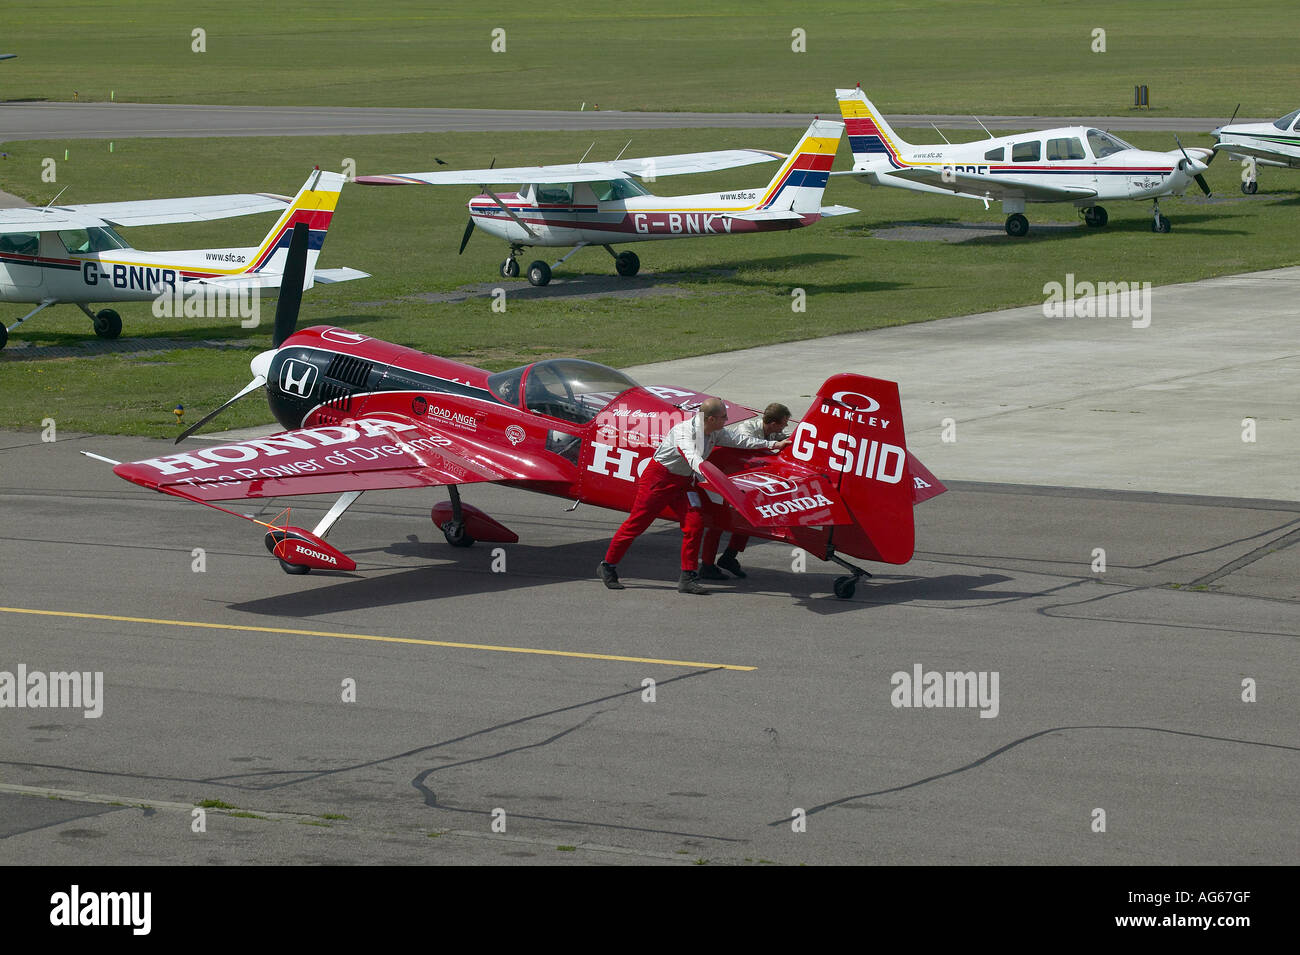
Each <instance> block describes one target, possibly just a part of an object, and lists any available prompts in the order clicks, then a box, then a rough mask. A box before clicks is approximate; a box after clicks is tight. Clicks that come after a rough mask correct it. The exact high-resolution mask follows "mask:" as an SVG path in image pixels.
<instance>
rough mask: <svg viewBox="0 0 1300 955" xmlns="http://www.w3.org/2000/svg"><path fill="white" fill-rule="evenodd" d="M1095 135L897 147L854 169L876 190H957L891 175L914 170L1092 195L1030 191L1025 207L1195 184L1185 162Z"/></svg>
mask: <svg viewBox="0 0 1300 955" xmlns="http://www.w3.org/2000/svg"><path fill="white" fill-rule="evenodd" d="M1094 132H1096V131H1094V130H1090V129H1088V128H1087V127H1083V126H1071V127H1063V128H1059V129H1050V130H1045V131H1043V132H1036V133H1021V134H1019V135H1015V136H999V137H995V138H992V139H984V140H980V141H978V142H973V143H960V144H956V145H943V146H898V147H897V148H896V149H891V150H888V151H886V152H883V153H880V154H878V155H873V156H872V157H871V159H869V160H867V161H862V160H860V159H859V160H858V161H857V162H855V164H854V171H855V172H863V173H866V174H868V175H867V176H866V177H864V178H872V181H873V182H875V183H876V184H878V185H896V186H899V187H901V188H913V189H915V188H917V187H921V188H920V190H919V191H923V192H939V193H944V194H948V195H951V194H952V190H946V189H939V188H933V187H927V186H925V185H924V184H923V183H915V182H907V181H906V180H902V179H899V178H897V177H893V176H891V175H890V174H891V173H893V172H896V171H898V170H900V169H905V168H907V167H909V166H911V167H920V168H930V169H935V170H938V171H940V172H941V173H942V172H943V170H945V169H949V170H952V171H953V172H954V173H970V174H971V175H976V176H988V177H991V178H992V179H993V180H996V181H997V182H998V183H999V184H1000V185H1001V186H1002V188H1003V189H1005V190H1007V191H1009V192H1014V191H1015V189H1016V186H1017V184H1024V185H1025V186H1029V187H1032V186H1044V187H1047V188H1061V187H1064V188H1076V189H1081V190H1087V191H1089V192H1091V193H1092V195H1091V196H1090V197H1089V198H1086V199H1085V198H1080V199H1074V200H1063V199H1053V198H1042V197H1036V196H1034V195H1033V190H1032V189H1026V190H1025V195H1024V196H1023V197H1022V199H1023V201H1025V202H1059V201H1074V202H1075V204H1076V205H1080V206H1088V205H1093V204H1095V203H1096V202H1098V201H1100V200H1103V199H1151V198H1156V197H1159V196H1167V195H1182V194H1183V192H1185V191H1186V189H1187V187H1188V185H1189V184H1190V183H1191V182H1192V176H1193V175H1194V173H1187V172H1185V171H1184V170H1182V169H1180V168H1179V162H1178V160H1179V158H1181V157H1179V156H1175V155H1172V154H1170V153H1162V152H1155V151H1151V150H1145V149H1136V148H1133V147H1130V146H1128V144H1127V143H1121V145H1122V146H1123V147H1126V148H1118V149H1116V148H1114V147H1113V142H1120V141H1107V140H1105V139H1101V138H1099V137H1096V136H1095V135H1094V136H1091V137H1090V134H1092V133H1094ZM1090 138H1091V140H1092V141H1091V142H1090ZM1201 152H1203V151H1201ZM1099 153H1104V154H1103V155H1099ZM1194 155H1195V154H1194ZM855 158H857V157H855ZM1201 168H1204V167H1203V166H1202V167H1201ZM1197 171H1199V170H1197ZM873 177H874V178H873ZM886 180H887V181H886ZM960 194H961V195H966V196H970V197H972V198H977V199H984V198H999V199H1001V198H1004V197H1003V196H1002V195H999V194H987V195H986V194H981V193H980V192H979V191H976V190H975V189H972V190H971V191H968V192H967V191H964V192H962V193H960Z"/></svg>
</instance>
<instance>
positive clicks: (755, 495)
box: [700, 459, 853, 527]
mask: <svg viewBox="0 0 1300 955" xmlns="http://www.w3.org/2000/svg"><path fill="white" fill-rule="evenodd" d="M700 473H701V474H703V475H704V476H705V477H706V478H707V479H708V481H709V485H708V486H709V487H710V488H712V489H713V490H715V491H717V492H718V493H719V494H721V495H722V497H723V498H724V499H725V500H726V502H727V503H728V504H730V505H731V506H732V507H734V508H735V509H736V511H737V512H738V513H739V514H740V516H741V517H743V518H744V519H745V520H746V521H748V522H749V523H750V524H751V525H753V526H754V527H827V526H831V525H834V524H852V523H853V516H852V515H851V514H850V513H849V509H848V508H847V507H845V506H844V502H843V501H842V500H841V499H840V494H839V492H838V491H837V490H836V489H835V484H834V482H833V481H832V480H831V479H830V478H828V477H826V476H825V475H823V474H818V473H817V472H815V471H810V470H808V469H807V468H803V467H799V466H798V465H793V464H791V463H790V462H788V461H782V460H780V459H775V460H773V462H772V464H771V466H769V467H765V468H761V469H759V470H756V471H745V472H744V473H741V474H723V473H722V471H721V469H719V468H718V467H717V466H716V465H713V464H710V463H709V462H708V461H705V462H704V463H703V464H702V465H701V466H700Z"/></svg>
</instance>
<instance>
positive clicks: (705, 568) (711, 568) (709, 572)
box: [700, 564, 730, 580]
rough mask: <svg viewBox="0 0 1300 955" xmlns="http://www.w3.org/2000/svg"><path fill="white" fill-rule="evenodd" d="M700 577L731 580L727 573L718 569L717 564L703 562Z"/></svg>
mask: <svg viewBox="0 0 1300 955" xmlns="http://www.w3.org/2000/svg"><path fill="white" fill-rule="evenodd" d="M700 579H701V580H729V579H730V578H728V577H727V575H726V574H724V573H723V572H722V571H720V570H718V566H717V564H701V565H700Z"/></svg>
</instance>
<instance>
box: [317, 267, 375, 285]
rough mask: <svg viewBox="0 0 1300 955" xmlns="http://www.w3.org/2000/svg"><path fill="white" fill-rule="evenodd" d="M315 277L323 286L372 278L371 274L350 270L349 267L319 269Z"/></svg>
mask: <svg viewBox="0 0 1300 955" xmlns="http://www.w3.org/2000/svg"><path fill="white" fill-rule="evenodd" d="M313 277H314V278H315V279H316V281H317V282H319V283H320V284H321V285H333V284H334V283H336V282H351V281H353V280H355V279H368V278H370V273H369V272H362V271H361V270H360V269H350V268H348V267H347V266H343V267H342V268H337V269H317V270H316V271H315V272H314V273H313Z"/></svg>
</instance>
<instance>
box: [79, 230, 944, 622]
mask: <svg viewBox="0 0 1300 955" xmlns="http://www.w3.org/2000/svg"><path fill="white" fill-rule="evenodd" d="M296 231H297V230H296ZM300 238H302V239H304V240H305V236H299V235H295V237H294V242H298V241H299V239H300ZM299 245H300V246H305V241H303V242H300V243H299ZM293 251H294V250H292V249H291V255H290V259H294V257H295V256H294V255H293ZM286 271H287V270H286ZM290 279H291V276H289V275H288V274H286V281H285V285H284V287H285V289H286V290H287V289H288V288H289V287H291V286H290ZM297 308H298V303H297V301H296V300H294V297H293V296H290V295H286V294H284V293H282V295H281V299H280V303H279V306H278V307H277V312H276V329H275V340H274V344H275V346H276V347H275V348H274V349H272V350H271V351H266V352H263V353H261V354H260V355H258V356H257V357H256V358H254V359H253V361H252V370H253V374H254V377H253V380H252V382H250V384H249V385H248V386H247V387H245V388H244V389H243V390H242V391H241V392H240V393H239V394H237V395H236V396H235V397H234V398H232V399H230V401H228V402H227V403H226V404H225V405H222V407H221V408H218V409H217V411H214V412H213V413H212V414H211V415H209V416H208V417H207V418H205V419H204V420H203V421H200V422H199V423H198V424H196V425H195V426H194V427H193V428H191V429H189V431H187V432H186V433H185V434H183V435H181V437H182V438H183V437H185V436H186V435H188V434H190V433H192V432H193V431H194V430H196V429H197V428H198V427H200V426H202V424H204V423H205V422H206V421H208V420H211V418H212V417H214V416H215V415H216V414H217V413H218V412H220V411H221V410H222V409H223V408H225V407H227V406H229V405H230V404H231V403H233V402H234V401H236V400H238V399H239V398H241V397H243V396H244V395H246V394H249V393H251V392H252V391H254V390H256V389H258V388H260V387H262V386H265V388H266V395H267V401H268V402H269V403H270V406H271V410H272V412H273V413H274V414H275V417H276V418H277V419H278V420H279V421H280V423H281V424H283V425H284V426H285V428H287V429H289V430H286V431H284V432H281V433H279V434H276V435H273V436H271V437H267V438H261V439H255V440H249V441H238V442H234V443H231V444H221V445H216V446H209V447H204V448H202V449H198V450H191V451H184V452H181V453H177V454H169V455H164V456H161V457H156V458H150V459H148V460H144V461H134V462H131V463H127V464H118V463H117V462H111V463H113V464H115V465H116V467H114V471H115V472H116V473H117V474H118V475H120V476H121V477H123V478H126V479H127V480H129V481H133V482H135V483H136V484H140V485H142V486H144V487H148V488H153V489H154V490H157V491H161V492H163V493H166V494H173V495H176V496H177V497H182V498H186V499H188V500H193V501H198V502H199V503H202V504H206V505H208V506H211V507H217V505H215V504H212V503H211V502H213V501H229V500H240V499H245V498H269V497H278V496H282V495H299V494H339V495H341V496H340V497H339V499H338V501H337V502H336V503H335V504H334V506H333V507H332V508H330V510H329V512H328V513H327V514H326V515H325V516H324V517H323V518H322V519H321V521H320V522H319V523H318V524H317V525H316V526H315V527H314V528H313V529H312V530H311V531H308V530H305V529H304V528H300V527H292V526H288V525H287V524H279V523H275V522H271V523H263V522H261V521H255V523H261V524H263V526H265V527H266V528H267V534H266V545H267V548H268V550H270V551H271V552H272V553H273V554H274V555H275V556H276V557H277V558H279V560H280V565H281V567H282V568H283V569H284V570H285V571H286V572H287V573H291V574H305V573H307V572H308V571H309V570H310V569H311V568H313V567H315V568H320V569H327V570H354V569H355V568H356V564H355V563H353V561H352V560H351V559H350V558H348V557H347V556H346V555H344V554H343V553H342V552H341V551H339V550H337V549H335V548H334V547H333V546H332V545H330V544H328V543H326V542H325V540H324V538H325V536H326V534H328V533H329V530H330V528H331V527H332V526H333V525H334V523H335V521H337V520H338V518H339V517H340V516H341V515H342V514H343V512H344V511H345V510H347V508H348V507H349V506H350V505H351V504H352V503H353V502H354V501H355V500H356V499H357V498H358V497H359V496H360V495H361V493H362V492H363V491H368V490H377V489H380V488H401V487H440V486H441V487H446V488H447V491H448V494H449V496H450V500H448V501H443V502H440V503H438V504H437V505H435V506H434V508H433V514H432V516H433V520H434V522H435V523H436V524H437V525H438V526H439V528H440V529H441V530H442V531H443V533H444V535H445V536H446V538H447V541H448V543H450V544H452V545H453V546H460V547H464V546H469V545H470V544H473V543H474V541H476V540H479V541H490V542H493V543H514V542H516V541H517V540H518V537H517V536H516V535H515V534H514V533H513V532H511V531H510V530H509V529H507V528H506V527H503V526H502V525H501V524H499V523H498V522H497V521H495V520H493V519H492V518H491V517H489V516H488V515H487V514H485V513H483V512H482V511H480V510H479V509H478V508H475V507H473V506H472V505H470V504H467V503H462V502H461V499H460V488H461V487H462V486H464V485H470V484H476V483H480V482H496V483H501V484H506V485H509V486H511V487H518V488H522V489H524V490H530V491H537V492H539V493H542V494H550V495H554V496H556V497H564V498H569V499H570V500H574V501H579V502H584V503H588V504H594V505H597V506H600V507H608V508H611V509H614V510H619V511H629V510H630V509H631V506H632V502H633V497H634V494H635V489H636V479H637V475H638V474H639V473H640V471H641V470H642V469H643V468H644V467H645V466H646V464H647V463H648V462H649V461H650V458H651V456H652V455H653V453H654V451H655V449H656V447H658V445H659V442H660V439H661V437H662V436H663V435H664V434H666V433H667V432H668V430H669V429H670V428H671V427H673V426H674V425H676V424H678V423H680V422H681V421H683V420H685V419H686V418H689V417H691V416H692V415H694V414H695V411H696V409H697V408H698V407H699V405H700V404H701V403H702V402H703V401H704V400H705V399H706V398H707V397H708V396H707V395H704V394H700V393H698V392H695V391H692V390H690V389H685V388H669V387H662V386H654V385H648V386H642V385H638V384H637V383H636V382H634V381H633V380H632V379H630V378H628V377H627V376H626V375H624V374H623V373H622V372H619V371H615V370H614V369H612V368H607V367H605V366H603V365H598V364H595V363H594V362H589V361H581V360H578V359H564V358H561V359H549V360H544V361H537V362H533V363H532V364H530V365H525V366H522V367H519V368H514V369H511V370H510V371H503V372H497V373H496V374H492V373H489V372H487V371H484V370H482V369H479V368H474V367H471V366H469V365H463V364H460V363H459V362H455V361H451V360H449V359H446V358H438V357H435V356H433V355H427V354H424V353H423V352H419V351H416V350H414V349H411V348H405V347H402V346H400V345H393V344H389V343H387V342H382V341H379V340H377V339H373V338H367V337H366V336H365V335H358V334H355V333H353V332H349V331H344V330H343V329H341V328H332V327H328V326H316V327H313V328H308V329H305V330H303V331H299V332H296V333H295V332H294V331H293V327H294V322H295V319H296V316H297ZM755 413H756V412H754V411H752V410H751V409H748V408H743V407H742V406H739V405H735V404H729V405H728V414H729V417H730V418H731V419H732V420H733V421H739V420H742V419H744V418H747V417H750V416H751V415H753V414H755ZM793 437H794V441H793V444H792V445H790V446H789V447H787V448H786V449H785V450H783V451H782V452H780V453H779V454H770V453H766V452H757V453H755V452H746V451H740V450H737V449H733V448H721V447H720V448H717V449H715V451H714V452H713V454H712V455H711V456H710V458H709V460H708V461H706V462H705V463H704V465H703V474H704V477H705V478H706V481H705V483H703V484H701V485H700V489H701V490H702V491H704V492H705V493H704V495H703V497H704V514H705V521H706V524H707V525H709V526H713V527H718V528H722V529H725V530H733V531H740V532H742V533H745V534H749V535H751V536H756V537H763V538H767V539H769V540H776V541H783V542H785V543H788V544H791V545H794V546H796V547H801V548H803V549H804V550H806V551H807V552H808V553H810V554H812V555H814V556H816V557H818V558H820V559H822V560H828V561H834V562H835V563H838V564H840V565H841V566H843V567H846V568H847V569H848V570H849V571H850V572H851V573H850V575H847V576H842V577H839V578H837V579H836V581H835V586H834V591H835V595H836V596H837V597H842V598H847V597H851V596H852V595H853V592H854V588H855V586H856V584H857V581H858V578H859V577H861V576H863V575H865V574H866V571H864V570H862V569H861V568H859V567H855V566H853V565H852V564H850V563H848V562H847V561H845V560H844V558H843V557H842V556H841V555H847V556H851V557H858V558H863V559H866V560H876V561H883V562H885V563H890V564H903V563H906V562H907V561H908V560H910V559H911V557H912V551H913V540H914V534H913V522H912V508H913V506H914V505H915V504H917V503H920V502H921V501H923V500H926V499H927V498H930V497H933V496H935V495H937V494H941V493H942V492H943V491H944V490H945V488H944V486H943V485H942V484H941V483H940V482H939V481H938V479H936V478H935V477H934V475H932V474H931V473H930V472H929V471H928V470H926V468H925V467H924V465H922V464H921V463H920V462H919V461H918V460H917V459H916V458H915V457H914V456H913V455H912V454H911V453H910V452H909V451H908V450H907V443H906V440H905V438H904V434H903V415H902V408H901V405H900V402H899V396H898V386H897V385H896V384H895V383H894V382H892V381H884V380H882V379H879V378H868V377H865V376H862V375H852V374H838V375H833V376H832V377H830V378H829V379H827V380H826V382H825V383H824V384H823V385H822V386H821V388H819V389H818V392H817V397H816V399H815V400H814V401H813V403H812V406H811V409H810V410H809V412H808V414H807V415H805V417H804V418H803V420H802V421H801V422H800V423H799V425H798V427H797V428H796V429H795V432H794V436H793ZM177 440H178V441H179V440H180V439H177ZM105 460H106V459H105ZM575 506H576V505H575ZM218 509H219V510H226V509H225V508H218ZM227 513H231V514H234V513H235V512H234V511H227ZM236 516H240V517H243V516H244V515H238V514H237V515H236ZM662 516H663V517H665V518H673V515H671V514H669V513H668V512H667V511H665V513H664V514H663V515H662ZM246 519H247V520H253V518H246Z"/></svg>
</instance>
